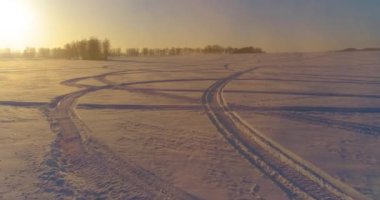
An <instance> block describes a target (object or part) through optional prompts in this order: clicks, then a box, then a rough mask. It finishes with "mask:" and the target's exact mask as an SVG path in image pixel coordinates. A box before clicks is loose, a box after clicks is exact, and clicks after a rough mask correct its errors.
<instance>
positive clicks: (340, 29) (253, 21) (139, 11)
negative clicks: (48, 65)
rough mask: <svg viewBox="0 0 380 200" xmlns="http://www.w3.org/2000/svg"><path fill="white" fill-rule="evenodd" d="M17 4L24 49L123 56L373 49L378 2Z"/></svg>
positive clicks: (83, 0) (64, 0) (82, 0)
mask: <svg viewBox="0 0 380 200" xmlns="http://www.w3.org/2000/svg"><path fill="white" fill-rule="evenodd" d="M0 1H1V0H0ZM20 1H23V2H25V3H26V4H28V8H30V10H31V11H32V12H33V13H34V14H35V19H34V22H33V23H34V25H33V27H34V28H33V34H31V35H32V36H33V37H30V38H29V41H28V42H26V44H25V45H34V46H48V47H52V46H59V45H62V44H64V43H65V42H69V41H72V40H77V39H82V38H87V37H89V36H98V37H99V38H104V37H108V38H109V39H110V40H111V42H112V44H113V46H114V47H122V48H126V47H172V46H177V47H185V46H189V47H203V46H205V45H206V44H221V45H224V46H228V45H230V46H236V47H240V46H248V45H254V46H259V47H262V48H264V49H265V50H268V51H320V50H331V49H339V48H345V47H373V46H376V47H377V46H380V1H379V0H20ZM0 45H1V44H0Z"/></svg>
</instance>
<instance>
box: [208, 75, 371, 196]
mask: <svg viewBox="0 0 380 200" xmlns="http://www.w3.org/2000/svg"><path fill="white" fill-rule="evenodd" d="M255 69H257V68H251V69H248V70H245V71H241V72H237V73H234V74H232V75H230V76H228V77H226V78H224V79H221V80H219V81H216V82H215V83H214V84H213V85H211V86H210V87H209V88H208V89H207V90H206V91H205V93H204V95H203V97H202V103H203V105H204V107H205V110H206V112H207V114H208V116H209V118H210V120H211V121H212V122H213V123H214V125H215V126H216V127H217V128H218V130H219V132H220V133H221V134H222V135H223V136H224V138H225V139H226V140H227V141H228V143H229V144H230V145H232V146H233V147H234V148H235V149H236V150H237V151H238V152H239V153H240V154H241V155H242V156H243V157H244V158H245V159H247V160H248V161H249V162H250V163H251V164H252V165H254V166H256V167H257V168H258V169H260V170H261V172H263V173H264V174H266V175H267V176H268V177H269V178H270V179H271V180H272V181H274V182H275V183H276V184H277V185H278V186H279V187H280V188H281V189H283V190H284V191H285V192H286V193H287V194H288V195H289V197H290V198H297V199H298V198H300V199H318V200H319V199H322V200H323V199H325V200H327V199H329V200H333V199H340V200H349V199H350V200H352V199H360V200H362V199H367V198H366V197H364V195H362V194H360V193H359V192H357V191H356V190H354V189H352V188H351V187H349V186H347V185H345V184H344V183H342V182H340V181H339V180H336V179H334V178H333V177H331V176H329V175H328V174H326V173H325V172H323V171H322V170H320V169H318V168H317V167H315V166H313V165H312V164H311V163H309V162H307V161H305V160H303V159H302V158H300V157H298V156H297V155H295V154H293V153H292V152H289V151H288V150H286V149H285V148H283V147H282V146H280V145H279V144H277V143H276V142H274V141H273V140H271V139H269V138H267V137H266V136H265V135H264V134H262V133H260V132H259V131H257V130H256V129H254V128H252V127H250V126H249V124H248V123H246V122H245V121H244V120H243V119H241V118H240V117H239V116H238V115H237V114H236V113H234V112H232V111H231V110H230V108H229V107H228V105H227V102H226V101H225V100H224V98H223V89H224V87H225V86H226V85H227V84H228V83H229V82H230V81H231V80H233V79H235V78H237V77H239V76H240V75H242V74H244V73H248V72H251V71H253V70H255Z"/></svg>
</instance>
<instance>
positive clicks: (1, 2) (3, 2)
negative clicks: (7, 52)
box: [0, 0, 34, 48]
mask: <svg viewBox="0 0 380 200" xmlns="http://www.w3.org/2000/svg"><path fill="white" fill-rule="evenodd" d="M33 21H34V16H33V13H32V12H31V9H30V8H29V7H28V6H27V4H26V3H25V1H23V0H0V48H4V47H7V48H22V47H23V46H24V45H26V43H27V42H28V41H29V40H30V39H31V38H30V37H32V36H31V35H32V30H33Z"/></svg>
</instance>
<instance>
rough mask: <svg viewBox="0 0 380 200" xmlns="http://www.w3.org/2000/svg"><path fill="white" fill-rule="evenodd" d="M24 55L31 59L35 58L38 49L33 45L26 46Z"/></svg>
mask: <svg viewBox="0 0 380 200" xmlns="http://www.w3.org/2000/svg"><path fill="white" fill-rule="evenodd" d="M24 57H25V58H29V59H32V58H35V57H36V49H35V48H33V47H27V48H25V50H24Z"/></svg>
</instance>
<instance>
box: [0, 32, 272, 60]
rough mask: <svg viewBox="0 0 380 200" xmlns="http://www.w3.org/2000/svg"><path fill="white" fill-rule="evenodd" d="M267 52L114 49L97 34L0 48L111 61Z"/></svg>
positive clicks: (4, 53) (2, 52)
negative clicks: (49, 43) (42, 45)
mask: <svg viewBox="0 0 380 200" xmlns="http://www.w3.org/2000/svg"><path fill="white" fill-rule="evenodd" d="M244 53H247V54H248V53H265V52H264V51H263V50H262V49H261V48H257V47H252V46H249V47H243V48H233V47H223V46H220V45H207V46H206V47H204V48H187V47H185V48H175V47H172V48H127V49H125V50H124V51H123V50H122V49H121V48H111V43H110V41H109V40H108V39H104V40H99V39H98V38H96V37H91V38H89V39H83V40H79V41H73V42H71V43H67V44H65V45H64V46H63V47H58V48H38V49H37V48H33V47H27V48H25V49H24V51H22V52H12V51H11V49H10V48H5V49H0V57H6V58H12V57H14V58H27V59H33V58H52V59H80V60H107V59H108V57H110V56H114V57H120V56H175V55H188V54H244Z"/></svg>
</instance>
